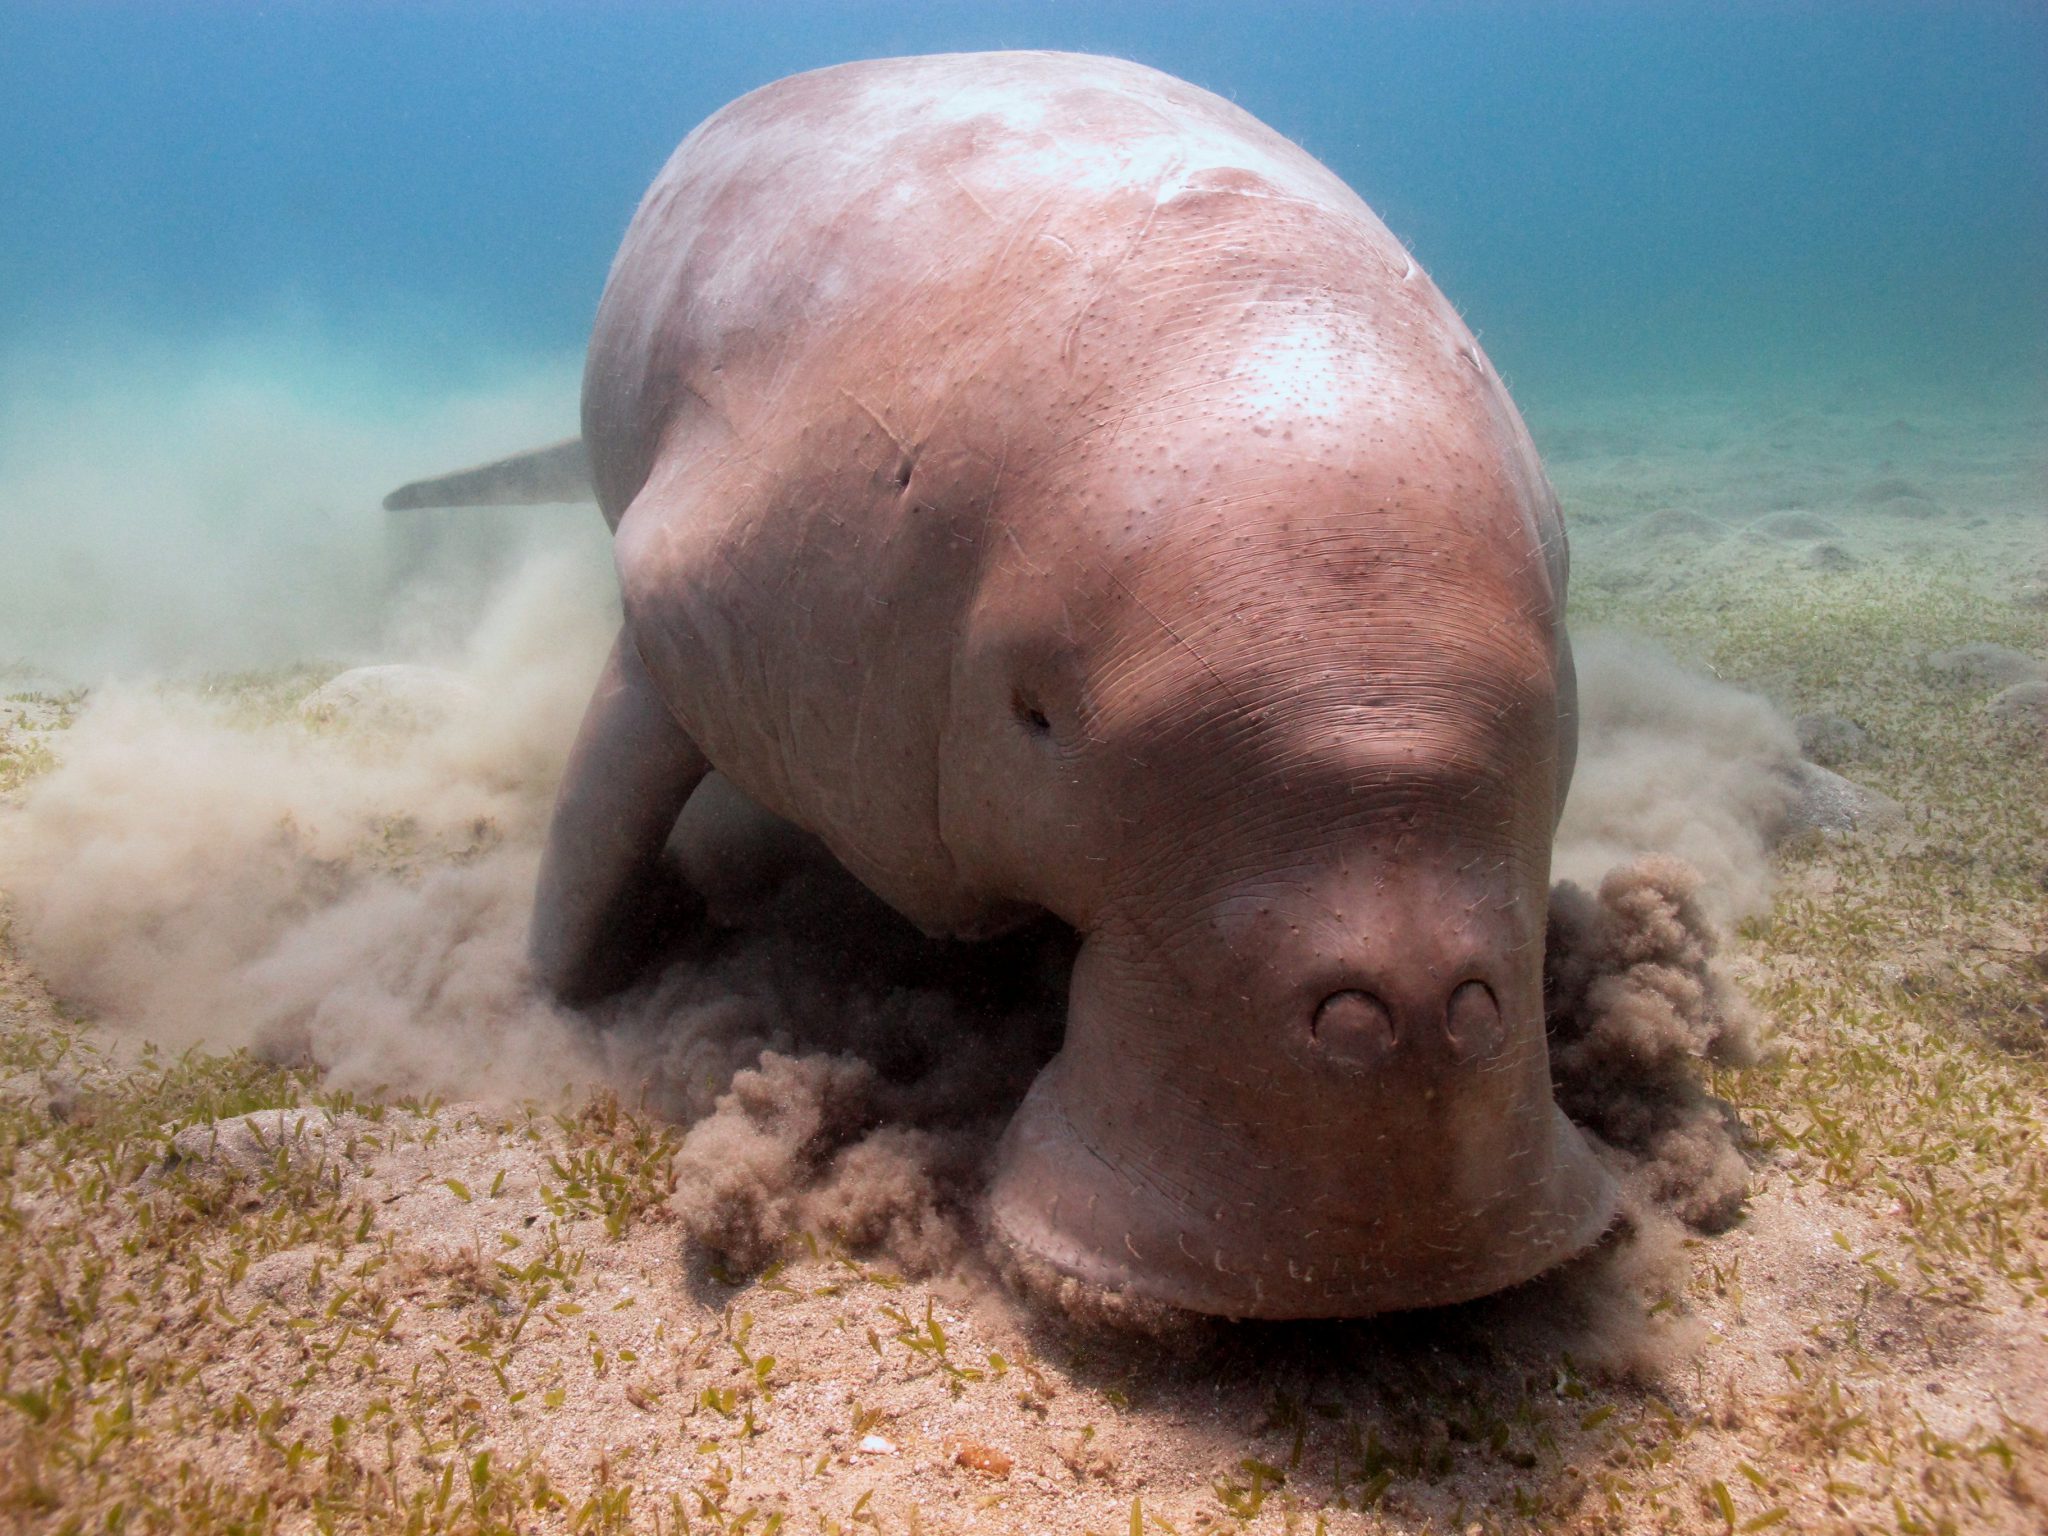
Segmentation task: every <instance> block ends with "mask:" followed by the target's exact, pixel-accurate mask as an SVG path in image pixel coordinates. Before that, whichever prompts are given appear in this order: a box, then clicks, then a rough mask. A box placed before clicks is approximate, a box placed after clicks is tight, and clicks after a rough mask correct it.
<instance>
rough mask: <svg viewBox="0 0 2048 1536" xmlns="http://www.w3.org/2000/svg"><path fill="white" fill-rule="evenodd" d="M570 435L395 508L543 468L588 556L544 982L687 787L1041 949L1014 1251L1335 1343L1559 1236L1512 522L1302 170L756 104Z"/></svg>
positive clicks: (647, 281) (841, 93)
mask: <svg viewBox="0 0 2048 1536" xmlns="http://www.w3.org/2000/svg"><path fill="white" fill-rule="evenodd" d="M582 444H583V447H582V449H580V450H579V449H577V448H576V446H575V445H574V444H573V443H572V444H566V445H556V446H555V447H552V448H549V449H546V450H542V451H541V452H540V453H539V454H537V455H535V456H533V463H532V464H530V465H528V466H527V470H528V471H530V472H526V471H522V468H521V462H522V461H518V460H515V461H508V463H507V464H506V465H500V466H487V467H486V468H485V469H484V470H482V471H471V472H467V474H466V475H465V476H457V477H453V478H452V479H451V480H449V481H447V482H423V483H420V484H416V485H414V486H410V487H407V488H406V489H405V490H403V491H400V492H396V493H394V501H395V502H397V503H398V504H403V505H424V504H430V503H432V502H433V501H435V500H437V499H440V498H441V497H445V498H446V499H450V500H454V499H461V498H462V496H463V495H464V494H466V493H465V491H464V486H465V485H467V486H468V487H469V488H470V490H472V491H474V490H475V488H476V487H478V486H482V487H484V488H485V489H484V491H482V492H479V493H478V494H482V495H485V496H489V495H506V494H508V492H513V493H516V492H520V491H522V489H526V490H532V491H533V498H534V499H550V498H552V497H554V496H557V495H559V494H561V485H562V481H563V476H564V474H565V473H573V474H574V475H578V476H580V474H581V473H582V471H583V467H584V465H585V462H586V461H585V459H584V457H583V455H584V454H585V453H586V452H587V469H588V475H589V478H590V484H591V488H592V489H593V490H594V492H595V496H596V500H597V503H598V505H599V507H600V508H601V509H602V511H603V513H604V516H605V518H606V520H607V521H608V522H609V523H610V524H611V526H612V528H613V529H614V531H615V535H614V549H615V553H616V558H617V565H618V574H619V583H620V589H621V593H622V597H623V609H624V616H625V617H624V625H623V628H622V629H621V631H620V633H619V637H618V641H617V644H616V646H615V647H614V649H613V651H612V654H611V657H610V660H609V662H608V663H607V665H606V667H605V671H604V674H603V678H602V680H601V681H600V682H599V684H598V687H597V690H596V694H595V696H594V697H593V698H592V700H591V702H590V706H589V712H588V714H587V716H586V717H585V719H584V722H583V726H582V730H581V732H580V734H579V736H578V738H577V741H576V745H575V749H574V752H573V755H572V757H571V761H570V764H569V768H568V773H567V777H566V779H565V781H564V783H563V785H562V787H561V792H560V798H559V800H558V802H557V805H556V808H555V813H554V821H553V825H552V829H551V831H550V832H549V835H548V841H547V848H546V852H545V855H544V858H543V863H542V868H541V874H540V884H539V892H538V896H537V900H536V904H535V909H534V916H533V927H532V935H531V956H532V963H533V969H534V974H535V976H536V978H537V979H538V981H539V983H540V984H541V985H542V986H544V987H546V988H548V989H550V990H551V991H553V992H554V993H556V994H557V995H559V996H560V997H561V998H563V999H566V1000H569V1001H571V1002H577V1001H582V1000H585V999H588V998H590V997H592V996H593V995H594V994H595V993H597V992H599V991H600V990H602V989H603V987H604V985H605V984H606V981H607V977H608V974H609V972H610V971H611V969H612V968H613V967H612V960H613V958H614V956H615V954H616V951H617V949H618V943H619V940H618V935H620V934H623V933H624V932H626V931H628V930H629V929H630V927H631V926H632V920H633V918H634V915H635V913H636V911H638V910H640V909H642V908H643V907H644V906H645V904H646V903H647V902H649V901H650V900H652V899H653V897H652V895H651V893H652V892H653V891H654V890H655V888H656V883H657V880H658V878H659V869H660V865H659V860H660V854H661V850H662V846H663V843H664V840H665V839H666V838H667V836H668V834H669V832H670V830H671V828H672V827H673V826H674V824H675V822H676V818H677V815H678V813H679V812H680V810H681V809H682V806H683V804H684V801H685V800H686V799H687V798H688V797H689V795H690V794H691V793H692V791H693V790H694V789H695V788H696V787H697V785H698V784H699V782H700V781H701V780H703V779H704V777H705V776H706V774H707V773H709V772H711V771H712V770H714V769H715V770H716V771H717V772H718V773H720V774H722V775H724V776H725V777H726V778H727V779H729V780H730V781H731V782H732V783H733V784H734V785H737V786H738V787H739V788H740V789H741V790H742V791H744V793H745V794H746V795H748V796H750V797H751V798H752V799H754V800H755V801H757V802H759V804H760V805H762V806H764V807H766V808H767V809H768V810H770V811H772V812H774V813H776V814H777V815H779V816H781V817H783V818H786V819H787V820H788V821H790V822H793V823H795V824H796V825H798V826H800V827H802V828H805V829H808V830H809V831H810V832H812V833H814V834H816V836H817V837H818V838H819V839H821V840H822V841H823V842H824V844H825V845H826V846H827V847H828V848H829V849H830V850H831V852H832V853H833V855H834V856H836V857H837V858H838V859H839V860H840V861H841V862H842V863H843V864H844V865H845V866H846V868H847V869H848V870H850V871H851V872H852V873H853V874H854V875H855V876H857V877H858V878H859V879H860V880H861V881H863V882H864V883H865V884H866V885H868V886H869V887H870V888H872V889H873V890H874V891H875V892H876V893H877V894H879V895H880V896H881V897H882V898H883V899H884V900H886V901H887V902H888V903H889V904H890V905H892V906H893V907H895V908H896V910H897V911H899V912H901V913H903V914H904V915H905V916H906V917H908V918H910V919H912V920H913V921H915V922H916V923H917V924H919V925H920V926H921V927H923V928H924V929H926V930H927V931H929V932H931V933H933V934H945V935H958V936H978V935H990V934H994V933H997V932H1000V931H1002V930H1004V929H1006V928H1009V927H1011V926H1013V925H1016V924H1018V923H1020V922H1022V921H1024V920H1026V919H1028V918H1030V917H1032V916H1034V915H1037V914H1040V913H1044V912H1051V913H1053V914H1056V915H1057V916H1058V917H1059V918H1061V919H1063V920H1064V921H1065V922H1066V923H1068V924H1070V925H1071V926H1072V927H1073V928H1074V929H1075V930H1076V931H1077V932H1078V933H1079V935H1080V936H1081V947H1080V950H1079V955H1078V959H1077V960H1076V963H1075V966H1074V970H1073V978H1072V983H1071V995H1070V998H1069V1004H1068V1014H1067V1022H1066V1033H1065V1037H1064V1042H1063V1044H1062V1046H1061V1049H1060V1051H1059V1053H1058V1055H1057V1056H1056V1057H1055V1058H1054V1060H1053V1061H1052V1062H1051V1063H1050V1064H1049V1065H1048V1066H1047V1067H1046V1068H1045V1070H1044V1072H1043V1073H1042V1075H1041V1076H1040V1077H1039V1079H1038V1080H1037V1082H1036V1083H1035V1084H1034V1085H1033V1086H1032V1088H1031V1090H1030V1092H1029V1094H1028V1096H1027V1097H1026V1099H1025V1101H1024V1103H1023V1105H1022V1107H1021V1108H1020V1109H1019V1110H1018V1112H1017V1114H1016V1117H1015V1120H1014V1121H1013V1123H1012V1124H1011V1126H1010V1127H1009V1129H1008V1132H1007V1134H1006V1135H1005V1137H1004V1139H1003V1142H1002V1144H1001V1146H1000V1148H999V1151H998V1154H997V1162H996V1166H995V1171H994V1175H993V1181H992V1185H991V1188H990V1191H989V1202H988V1211H987V1218H988V1222H989V1225H990V1227H991V1231H992V1236H993V1237H994V1238H995V1239H996V1240H997V1241H999V1242H1000V1243H1002V1244H1006V1245H1008V1246H1009V1247H1010V1248H1011V1249H1012V1250H1014V1251H1015V1252H1016V1253H1018V1254H1020V1255H1021V1256H1023V1257H1024V1258H1025V1259H1026V1260H1029V1261H1032V1262H1034V1263H1035V1264H1036V1265H1037V1266H1040V1267H1041V1272H1042V1271H1043V1269H1045V1268H1049V1269H1050V1270H1051V1271H1053V1272H1055V1273H1057V1274H1058V1275H1061V1276H1066V1277H1071V1278H1074V1279H1078V1280H1080V1281H1083V1282H1087V1283H1089V1284H1092V1285H1095V1286H1099V1287H1103V1288H1106V1289H1108V1290H1110V1291H1114V1292H1120V1293H1123V1294H1124V1295H1125V1296H1127V1297H1130V1298H1133V1299H1137V1300H1140V1301H1144V1302H1149V1303H1158V1304H1165V1305H1168V1306H1174V1307H1180V1308H1186V1309H1191V1310H1193V1311H1196V1312H1203V1313H1211V1314H1217V1315H1222V1316H1230V1317H1259V1318H1307V1317H1343V1316H1361V1315H1365V1314H1369V1313H1375V1312H1381V1311H1385V1310H1390V1309H1396V1308H1408V1307H1419V1306H1428V1305H1434V1304H1438V1303H1444V1302H1452V1301H1457V1300H1460V1299H1463V1298H1467V1297H1473V1296H1478V1295H1481V1294H1484V1293H1487V1292H1491V1291H1494V1290H1496V1289H1499V1288H1501V1287H1503V1286H1507V1285H1511V1284H1514V1283H1516V1282H1518V1281H1521V1280H1524V1279H1526V1278H1528V1277H1529V1276H1532V1275H1534V1274H1536V1273H1538V1272H1539V1271H1541V1270H1544V1269H1545V1268H1547V1267H1549V1266H1551V1265H1553V1264H1556V1263H1557V1262H1559V1261H1560V1260H1562V1259H1564V1258H1565V1257H1567V1256H1569V1255H1571V1254H1573V1253H1575V1252H1577V1251H1579V1250H1580V1249H1582V1248H1584V1247H1586V1246H1587V1245H1588V1244H1590V1243H1591V1242H1593V1241H1594V1240H1595V1239H1596V1238H1597V1237H1598V1236H1599V1235H1600V1234H1601V1232H1602V1231H1603V1230H1604V1228H1605V1227H1606V1226H1607V1224H1608V1222H1609V1220H1610V1219H1611V1215H1612V1212H1613V1208H1614V1201H1615V1193H1614V1188H1613V1184H1612V1181H1611V1180H1610V1178H1609V1177H1608V1176H1607V1174H1606V1173H1605V1172H1604V1171H1603V1169H1602V1168H1601V1166H1600V1164H1599V1163H1598V1161H1597V1160H1596V1158H1595V1156H1594V1155H1593V1153H1592V1150H1591V1148H1590V1147H1589V1145H1588V1143H1587V1142H1586V1140H1585V1139H1584V1137H1583V1136H1582V1135H1581V1133H1580V1132H1579V1130H1578V1129H1577V1128H1576V1127H1574V1126H1573V1125H1572V1124H1571V1123H1570V1122H1569V1121H1568V1120H1567V1119H1566V1118H1565V1117H1564V1115H1563V1114H1562V1113H1561V1111H1560V1110H1559V1109H1558V1107H1557V1105H1556V1103H1555V1101H1554V1100H1553V1098H1552V1094H1551V1086H1550V1077H1549V1070H1548V1053H1547V1049H1546V1042H1545V1037H1544V1023H1543V997H1542V986H1543V945H1544V923H1545V914H1546V907H1547V902H1548V893H1549V870H1550V847H1551V840H1552V836H1553V833H1554V831H1555V827H1556V822H1557V817H1558V813H1559V809H1560V807H1561V805H1562V802H1563V799H1564V794H1565V789H1566V786H1567V784H1568V782H1569V780H1570V777H1571V769H1572V757H1573V750H1574V742H1575V739H1576V731H1575V724H1574V693H1573V680H1572V666H1571V656H1570V650H1569V646H1568V643H1567V640H1566V636H1565V631H1564V625H1563V617H1562V615H1563V610H1564V602H1565V577H1566V555H1565V537H1564V529H1563V524H1562V521H1561V519H1560V516H1559V511H1558V504H1557V499H1556V496H1555V495H1554V494H1553V492H1552V491H1551V488H1550V486H1549V484H1548V482H1547V481H1546V479H1545V477H1544V473H1543V470H1542V467H1541V464H1540V463H1539V461H1538V458H1537V454H1536V451H1535V448H1534V446H1533V444H1532V443H1531V441H1530V438H1529V434H1528V432H1527V431H1526V429H1525V428H1524V426H1523V424H1522V421H1521V419H1520V417H1519V416H1518V415H1517V413H1516V411H1515V408H1514V406H1513V404H1512V403H1511V402H1510V400H1509V398H1508V394H1507V391H1506V389H1505V388H1504V387H1503V386H1502V383H1501V380H1500V377H1499V375H1498V374H1497V373H1496V372H1495V371H1494V369H1493V368H1492V366H1491V365H1490V364H1489V363H1488V361H1487V359H1486V356H1485V354H1484V353H1483V352H1481V351H1480V349H1479V346H1478V344H1477V342H1476V341H1475V340H1474V339H1473V336H1472V334H1471V332H1470V331H1469V330H1467V328H1466V327H1465V325H1464V324H1463V323H1462V322H1461V321H1460V320H1459V318H1458V316H1457V315H1456V313H1455V312H1453V310H1452V309H1451V307H1450V305H1449V304H1447V303H1446V302H1445V300H1444V298H1443V296H1442V295H1441V294H1440V293H1439V292H1438V291H1437V289H1436V287H1435V286H1434V285H1433V284H1432V283H1431V282H1430V280H1429V279H1428V277H1426V276H1425V275H1424V274H1423V272H1422V270H1421V269H1420V268H1419V267H1418V266H1417V265H1416V263H1415V261H1414V259H1413V258H1412V257H1410V256H1409V254H1408V253H1407V251H1406V250H1404V249H1403V248H1402V246H1401V244H1400V242H1399V241H1397V240H1396V239H1395V238H1394V237H1393V236H1392V235H1391V234H1389V233H1388V231H1387V229H1386V228H1385V226H1384V225H1382V224H1381V223H1380V221H1379V220H1378V219H1377V218H1376V217H1375V216H1374V215H1373V213H1372V211H1371V210H1370V209H1369V208H1367V206H1366V205H1365V203H1364V202H1362V201H1361V200H1360V199H1359V197H1358V196H1357V195H1356V194H1355V193H1353V192H1352V191H1351V190H1350V189H1349V188H1348V187H1347V186H1345V184H1344V183H1343V182H1342V181H1341V180H1339V179H1338V177H1337V176H1335V175H1334V174H1333V173H1331V172H1330V171H1329V170H1327V169H1326V168H1324V167H1323V166H1322V165H1321V164H1319V163H1318V162H1317V161H1316V160H1314V159H1313V158H1311V157H1310V156H1309V155H1308V154H1307V153H1306V152H1305V151H1303V150H1302V149H1300V148H1298V147H1297V146H1295V145H1294V144H1292V143H1290V142H1288V141H1287V140H1286V139H1284V138H1283V137H1281V136H1280V135H1279V134H1278V133H1276V132H1274V131H1273V130H1272V129H1270V128H1267V127H1266V126H1264V125H1263V124H1261V123H1260V122H1258V121H1257V120H1256V119H1254V118H1253V117H1251V116H1250V115H1249V114H1247V113H1245V112H1244V111H1242V110H1240V109H1239V108H1237V107H1235V106H1233V105H1231V104H1230V103H1229V102H1227V101H1224V100H1222V99H1220V98H1219V97H1216V96H1213V95H1211V94H1209V93H1208V92H1206V91H1203V90H1200V89H1197V88H1196V87H1194V86H1192V85H1189V84H1187V83H1185V82H1183V81H1180V80H1176V79H1173V78H1171V77H1170V76H1167V75H1164V74H1161V73H1158V72H1157V71H1155V70H1151V69H1147V68H1143V67H1140V66H1138V65H1136V64H1131V63H1125V62H1121V61H1118V60H1114V59H1106V58H1092V57H1084V56H1076V55H1070V54H1056V53H993V54H967V55H951V56H938V57H928V58H907V59H889V60H879V61H874V62H867V63H857V64H848V65H843V66H840V67H837V68H831V69H822V70H818V71H816V72H813V73H809V74H803V75H798V76H795V77H793V78H790V79H786V80H782V81H779V82H777V83H775V84H772V85H769V86H766V87H764V88H762V89H760V90H757V91H755V92H753V93H752V94H751V95H748V96H744V97H742V98H741V99H739V100H738V101H735V102H733V103H732V104H731V105H730V106H727V107H725V108H724V109H723V110H721V111H719V112H718V113H716V114H715V115H713V116H712V117H711V118H709V119H708V120H707V121H705V122H704V123H703V124H702V125H701V126H699V127H698V128H697V129H696V130H695V131H694V132H693V133H691V134H690V136H689V137H688V138H687V139H685V140H684V141H683V144H682V146H681V147H680V148H679V149H678V150H677V151H676V152H675V155H674V156H673V158H671V159H670V161H669V162H668V165H667V167H666V168H665V169H664V170H663V171H662V172H661V174H660V176H659V177H658V179H657V180H656V181H655V183H654V185H653V187H652V188H651V189H650V190H649V191H648V193H647V195H646V197H645V199H644V200H643V201H642V203H641V205H640V208H639V211H638V213H637V214H636V215H635V216H634V218H633V221H632V224H631V227H630V228H629V229H628V231H627V233H626V237H625V242H624V244H623V246H622V247H621V248H620V250H619V253H618V256H617V258H616V260H615V261H614V263H613V266H612V269H611V276H610V279H609V281H608V282H607V284H606V287H605V291H604V297H603V301H602V303H601V305H600V307H599V310H598V315H597V321H596V326H595V331H594V334H593V336H592V338H591V343H590V352H589V359H588V365H587V369H586V372H585V376H584V388H583V434H582ZM437 486H440V487H441V491H440V494H439V496H437V492H436V487H437ZM536 488H537V489H536Z"/></svg>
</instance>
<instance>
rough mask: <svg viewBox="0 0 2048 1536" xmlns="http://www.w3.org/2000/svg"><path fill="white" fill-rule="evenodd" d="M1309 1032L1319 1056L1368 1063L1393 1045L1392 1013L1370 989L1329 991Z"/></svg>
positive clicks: (1355, 1064) (1350, 1064) (1346, 1063)
mask: <svg viewBox="0 0 2048 1536" xmlns="http://www.w3.org/2000/svg"><path fill="white" fill-rule="evenodd" d="M1311 1033H1312V1036H1313V1039H1314V1042H1315V1048H1316V1050H1317V1051H1318V1052H1319V1053H1320V1054H1321V1055H1322V1056H1324V1057H1325V1058H1326V1059H1328V1060H1330V1061H1333V1062H1337V1063H1339V1064H1341V1065H1343V1066H1347V1067H1365V1066H1371V1065H1373V1064H1375V1063H1377V1062H1379V1061H1381V1060H1383V1059H1384V1058H1385V1057H1386V1056H1387V1055H1388V1054H1389V1053H1390V1052H1391V1051H1392V1050H1393V1049H1394V1017H1393V1015H1392V1014H1390V1013H1388V1012H1387V1005H1386V1004H1385V1003H1383V1002H1381V1001H1380V1000H1379V999H1378V998H1376V997H1374V996H1373V995H1372V994H1371V993H1370V992H1357V991H1347V992H1332V993H1331V994H1330V995H1329V996H1328V997H1326V998H1324V999H1323V1001H1322V1003H1321V1004H1320V1005H1319V1006H1318V1007H1317V1009H1316V1017H1315V1023H1314V1024H1313V1026H1312V1027H1311Z"/></svg>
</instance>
